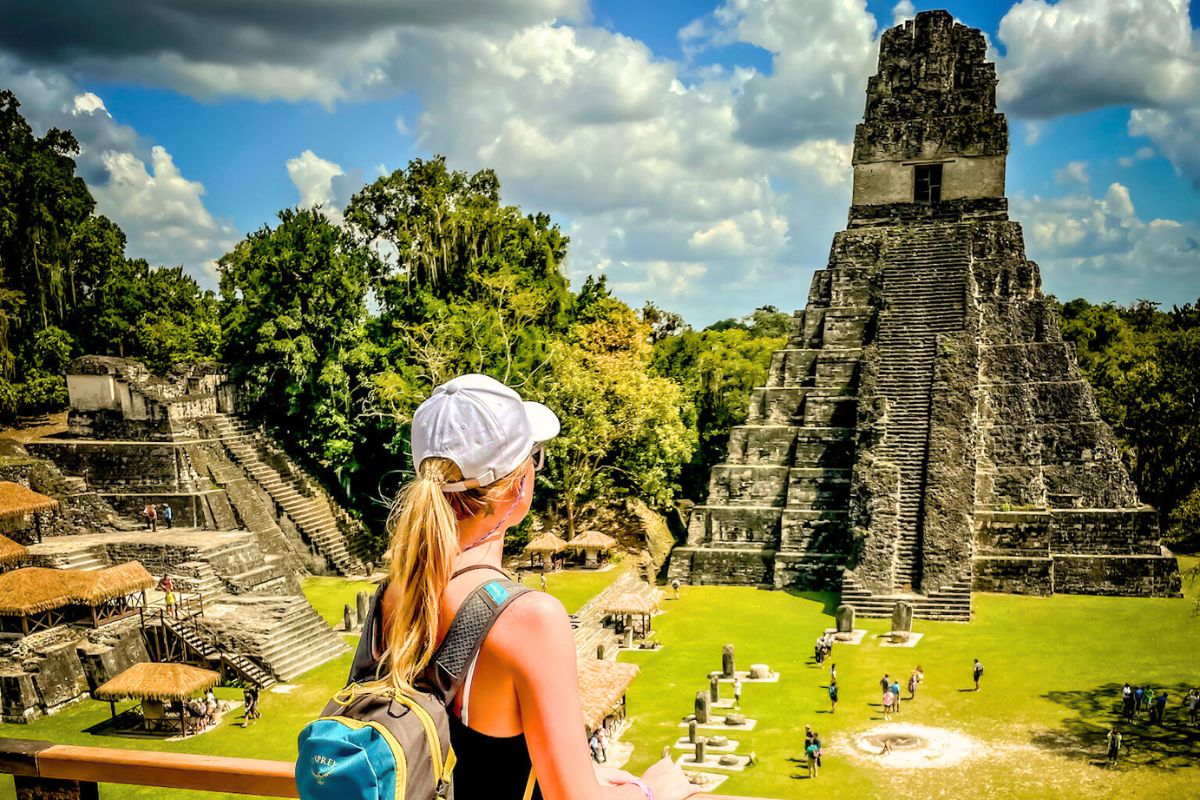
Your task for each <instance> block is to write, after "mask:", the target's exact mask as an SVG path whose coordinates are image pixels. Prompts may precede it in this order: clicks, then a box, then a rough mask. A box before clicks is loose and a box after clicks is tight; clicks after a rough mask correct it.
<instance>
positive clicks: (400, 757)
mask: <svg viewBox="0 0 1200 800" xmlns="http://www.w3.org/2000/svg"><path fill="white" fill-rule="evenodd" d="M386 589H387V584H384V585H382V586H380V587H379V590H378V591H377V592H376V593H375V596H374V598H372V600H371V605H370V607H369V608H368V610H367V617H366V619H365V620H364V622H363V632H362V638H361V639H360V640H359V642H358V649H357V650H356V651H355V653H354V661H353V663H352V664H351V667H350V678H349V681H348V682H347V685H346V687H345V688H344V689H342V690H341V691H340V692H338V693H337V694H336V695H334V697H333V699H332V700H330V702H329V703H328V704H327V705H326V706H325V709H324V711H322V712H321V716H320V717H319V718H317V719H316V720H314V721H312V722H310V723H309V724H308V725H306V726H305V727H304V728H303V730H301V731H300V738H299V756H298V758H297V760H296V787H297V789H298V791H299V795H300V797H301V798H302V800H355V799H356V798H363V800H367V799H368V798H369V799H370V800H383V798H387V800H393V798H394V799H395V800H435V799H436V798H447V799H449V798H453V796H454V787H453V782H452V774H453V771H454V762H455V758H454V750H453V749H452V748H451V747H450V719H449V711H448V709H449V708H450V705H451V703H453V701H454V697H455V695H457V694H458V691H459V689H460V688H462V684H463V681H464V679H465V678H466V673H467V669H468V667H470V665H471V662H472V661H473V660H474V659H475V657H476V656H477V655H478V654H479V648H480V647H482V645H483V640H484V639H485V638H486V637H487V634H488V631H490V630H491V628H492V625H494V624H495V622H496V619H497V618H498V617H499V616H500V613H501V612H502V611H504V609H505V608H507V607H508V604H509V603H511V602H512V601H513V600H515V599H516V598H517V597H519V596H520V595H522V594H524V593H525V592H528V591H531V590H530V589H527V588H526V587H524V586H521V585H520V584H518V583H514V582H513V581H511V580H508V579H507V578H505V579H496V580H491V581H488V582H487V583H485V584H483V585H482V586H480V587H478V588H477V589H475V590H474V591H473V592H471V594H469V595H467V598H466V599H465V600H464V601H463V603H462V606H461V607H460V608H459V609H458V613H457V614H455V616H454V621H453V622H452V623H451V624H450V630H449V631H448V632H447V633H446V638H445V639H444V640H443V641H442V644H441V645H440V646H439V647H438V649H437V652H436V653H434V656H433V659H432V660H431V661H430V664H429V667H428V668H427V669H426V671H425V674H424V675H423V676H422V678H421V680H419V681H418V682H417V684H418V685H417V691H413V692H407V693H400V692H392V691H388V692H383V693H379V692H371V691H367V690H366V689H364V688H363V684H364V683H367V682H369V681H374V680H376V678H377V677H378V674H379V669H380V663H379V658H380V656H381V655H382V653H383V620H382V614H381V611H380V602H381V600H382V598H383V593H384V591H386Z"/></svg>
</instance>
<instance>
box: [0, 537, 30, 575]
mask: <svg viewBox="0 0 1200 800" xmlns="http://www.w3.org/2000/svg"><path fill="white" fill-rule="evenodd" d="M28 556H29V551H28V550H26V549H25V545H23V544H19V543H18V542H14V541H13V540H12V539H10V538H8V537H7V536H2V535H0V567H9V566H12V565H13V564H17V563H19V562H21V561H24V560H25V559H26V558H27V557H28Z"/></svg>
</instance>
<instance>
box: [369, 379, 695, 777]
mask: <svg viewBox="0 0 1200 800" xmlns="http://www.w3.org/2000/svg"><path fill="white" fill-rule="evenodd" d="M558 431H559V423H558V418H557V417H555V415H554V413H553V412H552V411H550V409H548V408H546V407H545V406H543V405H541V404H540V403H524V402H522V401H521V398H520V396H518V395H517V393H516V392H514V391H513V390H512V389H510V388H508V387H507V386H505V385H504V384H502V383H500V382H499V381H496V380H494V379H492V378H489V377H487V376H485V375H463V376H460V377H458V378H455V379H453V380H451V381H449V382H447V383H445V384H443V385H442V386H439V387H438V388H437V389H435V390H434V392H433V396H432V397H430V398H429V399H428V400H426V401H425V402H424V403H422V404H421V405H420V407H419V408H417V410H416V413H415V414H414V415H413V420H412V455H413V466H414V468H415V470H416V477H415V479H414V480H413V481H412V482H411V483H410V484H408V485H407V486H406V487H405V488H404V490H403V491H402V492H401V494H400V495H399V496H398V497H397V500H396V503H395V506H394V507H393V509H392V513H391V516H390V518H389V529H390V531H391V534H392V543H391V548H392V561H391V574H390V581H389V584H388V587H387V589H386V591H385V592H384V595H383V620H384V630H385V631H386V632H387V633H386V639H387V640H386V643H385V646H386V649H385V652H384V653H383V654H382V656H381V665H380V666H381V670H380V673H381V676H382V679H383V680H384V681H385V682H386V683H388V684H390V685H392V686H394V687H397V688H400V687H405V686H410V685H412V684H413V683H414V682H415V681H416V680H418V678H419V677H420V676H421V674H422V672H423V671H424V670H425V668H426V666H427V665H428V663H429V660H430V657H431V656H432V654H433V653H434V651H435V650H436V648H437V646H438V644H439V643H440V642H441V640H442V639H443V637H444V636H445V635H446V631H447V630H448V629H449V627H450V623H451V621H452V620H453V618H454V615H455V613H456V612H457V611H458V608H459V606H460V605H461V604H462V602H463V600H464V599H465V598H466V597H467V595H469V594H470V593H471V592H472V591H474V590H475V589H476V588H478V587H480V586H481V585H483V584H485V583H487V582H488V581H492V580H495V578H496V577H497V575H498V574H500V573H503V570H502V569H501V567H500V564H501V557H502V555H503V551H504V534H505V531H506V530H508V529H509V528H510V527H513V526H515V525H517V524H518V523H520V522H521V520H523V519H524V518H525V515H526V514H527V513H528V512H529V506H530V504H531V502H532V500H533V488H534V473H535V472H536V470H537V469H538V468H539V467H540V466H541V463H542V458H543V451H542V448H543V444H544V443H545V442H546V441H548V440H549V439H552V438H553V437H554V436H556V435H557V434H558ZM577 681H578V677H577V670H576V661H575V639H574V636H573V634H572V631H571V623H570V619H569V618H568V616H567V612H566V610H565V609H564V608H563V606H562V603H560V602H559V601H558V600H556V599H554V598H553V597H552V596H550V595H548V594H544V593H541V592H528V593H526V594H523V595H521V596H520V597H519V598H517V599H516V600H513V601H512V603H511V604H510V605H509V606H508V607H507V609H506V610H505V612H504V613H503V614H501V615H500V616H499V618H497V620H496V622H495V625H494V626H493V627H492V628H491V630H490V632H489V633H488V635H487V638H486V639H485V640H484V643H483V647H482V649H481V650H480V651H479V655H478V657H477V658H476V660H475V662H474V664H473V665H472V666H471V667H470V668H469V670H468V673H467V678H466V682H465V684H464V686H463V688H462V691H460V692H459V693H458V695H457V696H456V698H455V700H454V703H453V706H452V707H451V709H450V733H451V742H452V744H453V746H454V751H455V753H456V755H457V758H458V765H457V767H456V768H455V770H454V793H455V797H456V798H457V799H458V800H476V798H488V799H489V800H493V799H494V800H510V799H511V800H517V799H518V798H522V797H528V796H530V795H528V794H527V787H528V786H529V785H530V780H532V779H533V778H532V777H531V767H532V776H535V777H536V784H534V785H533V791H532V797H535V798H536V797H542V798H545V799H546V800H647V799H648V798H653V800H681V799H682V798H686V797H688V796H690V795H692V794H694V793H695V792H696V791H697V790H696V789H695V787H693V786H692V785H691V784H690V783H689V782H688V780H687V778H686V776H684V774H683V771H682V770H681V769H680V768H679V767H678V766H676V765H674V764H673V763H672V762H671V761H670V760H669V759H668V758H664V759H663V760H661V761H659V762H658V763H657V764H655V765H653V766H652V767H650V769H648V770H647V771H646V773H645V774H644V775H643V776H642V777H641V778H640V779H638V778H636V777H634V776H633V775H631V774H629V773H627V772H623V771H621V770H616V769H610V768H604V767H594V766H593V764H592V759H591V758H590V756H589V747H588V740H587V738H586V735H585V731H584V728H583V725H582V724H581V716H582V710H581V706H580V700H579V688H578V682H577Z"/></svg>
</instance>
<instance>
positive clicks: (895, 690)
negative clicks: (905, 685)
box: [888, 681, 900, 714]
mask: <svg viewBox="0 0 1200 800" xmlns="http://www.w3.org/2000/svg"><path fill="white" fill-rule="evenodd" d="M888 688H889V689H890V690H891V692H892V697H894V698H895V699H894V700H893V701H892V710H893V711H895V712H896V713H897V714H899V713H900V681H892V685H891V686H889V687H888Z"/></svg>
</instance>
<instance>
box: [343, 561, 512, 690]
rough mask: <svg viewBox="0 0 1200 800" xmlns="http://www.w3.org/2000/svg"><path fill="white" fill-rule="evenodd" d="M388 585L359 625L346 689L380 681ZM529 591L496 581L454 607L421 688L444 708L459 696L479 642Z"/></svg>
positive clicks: (480, 642)
mask: <svg viewBox="0 0 1200 800" xmlns="http://www.w3.org/2000/svg"><path fill="white" fill-rule="evenodd" d="M385 591H387V583H386V582H385V583H383V584H381V585H380V587H379V589H378V590H376V592H375V596H374V597H372V598H371V603H370V605H369V606H368V607H367V616H366V619H364V620H363V630H362V637H361V638H360V639H359V640H358V649H357V650H355V651H354V660H353V661H352V662H351V664H350V676H349V680H348V681H347V683H365V682H367V681H373V680H377V679H378V678H379V675H380V658H382V656H383V650H384V646H383V636H384V631H383V612H382V610H381V608H380V605H381V603H382V601H383V594H384V592H385ZM529 591H532V590H531V589H529V588H527V587H525V586H522V585H521V584H519V583H516V582H514V581H511V580H508V579H507V578H497V579H496V580H491V581H488V582H486V583H484V584H483V585H482V586H479V587H477V588H476V589H475V590H474V591H472V592H471V593H470V594H469V595H467V597H466V599H465V600H463V602H462V605H461V606H459V609H458V613H457V614H455V615H454V621H453V622H451V623H450V630H449V631H447V632H446V638H445V639H443V640H442V644H441V645H440V646H439V647H438V649H437V652H435V653H434V654H433V658H432V659H431V660H430V663H429V667H428V668H427V669H426V672H425V675H424V678H423V682H424V683H425V684H426V685H425V686H424V687H423V688H426V689H428V690H429V691H432V692H436V693H437V694H439V695H440V696H441V697H442V700H443V702H444V703H446V704H447V705H449V704H450V701H451V700H453V699H454V696H455V695H456V694H458V690H459V689H460V688H461V687H462V684H463V680H464V679H465V678H466V672H467V668H468V667H469V666H470V664H471V661H473V660H474V659H475V656H476V655H478V654H479V648H480V647H482V646H483V640H484V639H486V638H487V635H488V631H490V630H491V629H492V625H494V624H495V623H496V618H497V617H499V616H500V613H501V612H502V611H504V609H505V608H507V607H508V605H509V603H511V602H512V601H513V600H515V599H517V598H518V597H520V596H521V595H523V594H525V593H526V592H529Z"/></svg>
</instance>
